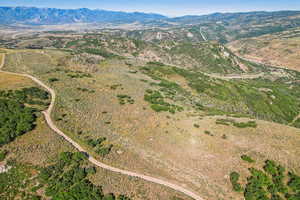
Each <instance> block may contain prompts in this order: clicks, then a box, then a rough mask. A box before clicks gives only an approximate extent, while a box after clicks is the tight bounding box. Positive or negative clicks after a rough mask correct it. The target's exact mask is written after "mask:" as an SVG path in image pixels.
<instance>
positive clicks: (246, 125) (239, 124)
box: [233, 121, 257, 128]
mask: <svg viewBox="0 0 300 200" xmlns="http://www.w3.org/2000/svg"><path fill="white" fill-rule="evenodd" d="M233 126H235V127H238V128H256V127H257V124H256V122H255V121H248V122H234V123H233Z"/></svg>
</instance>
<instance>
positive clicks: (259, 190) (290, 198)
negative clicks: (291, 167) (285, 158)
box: [230, 160, 300, 200]
mask: <svg viewBox="0 0 300 200" xmlns="http://www.w3.org/2000/svg"><path fill="white" fill-rule="evenodd" d="M249 171H250V173H251V176H250V177H248V178H247V183H246V185H245V187H244V188H243V187H242V186H241V184H239V183H238V180H239V177H240V175H239V174H238V173H237V172H232V173H231V174H230V181H231V183H232V186H233V189H234V190H235V191H237V192H244V197H245V199H246V200H257V199H261V200H299V199H300V176H298V175H296V174H295V173H293V172H286V169H285V168H284V167H283V166H281V165H279V164H277V163H276V162H274V161H271V160H267V161H265V165H264V167H263V170H258V169H255V168H250V169H249Z"/></svg>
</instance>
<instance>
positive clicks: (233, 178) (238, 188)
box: [230, 172, 243, 192]
mask: <svg viewBox="0 0 300 200" xmlns="http://www.w3.org/2000/svg"><path fill="white" fill-rule="evenodd" d="M239 178H240V174H239V173H237V172H231V173H230V182H231V184H232V187H233V190H234V191H236V192H241V191H243V188H242V186H241V184H239V183H238V181H239Z"/></svg>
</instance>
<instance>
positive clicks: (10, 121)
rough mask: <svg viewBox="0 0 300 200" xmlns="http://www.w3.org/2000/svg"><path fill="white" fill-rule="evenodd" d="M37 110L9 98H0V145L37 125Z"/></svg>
mask: <svg viewBox="0 0 300 200" xmlns="http://www.w3.org/2000/svg"><path fill="white" fill-rule="evenodd" d="M34 113H35V110H34V109H32V108H28V107H25V106H24V105H23V104H21V103H19V102H17V101H14V100H8V99H0V146H2V145H4V144H7V143H9V142H11V141H13V140H14V139H15V138H16V137H18V136H20V135H22V134H24V133H26V132H28V131H31V130H32V129H33V128H34V127H35V121H36V116H35V114H34Z"/></svg>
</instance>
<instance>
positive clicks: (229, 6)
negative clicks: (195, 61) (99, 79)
mask: <svg viewBox="0 0 300 200" xmlns="http://www.w3.org/2000/svg"><path fill="white" fill-rule="evenodd" d="M0 6H34V7H49V8H90V9H105V10H115V11H127V12H133V11H140V12H147V13H149V12H150V13H160V14H164V15H167V16H170V17H174V16H182V15H202V14H209V13H214V12H244V11H262V10H266V11H275V10H300V0H206V1H203V0H1V3H0Z"/></svg>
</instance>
